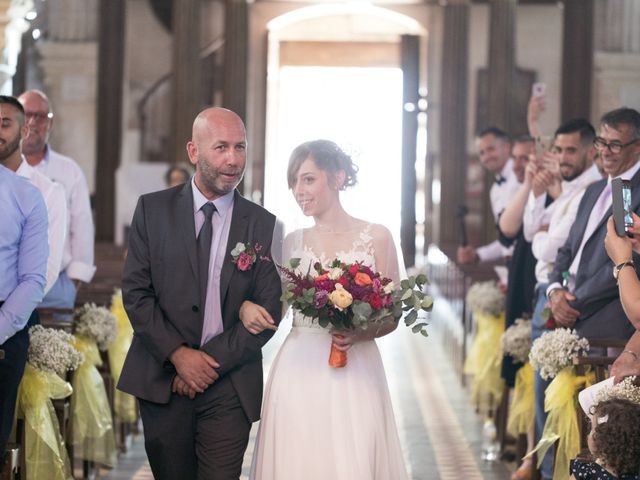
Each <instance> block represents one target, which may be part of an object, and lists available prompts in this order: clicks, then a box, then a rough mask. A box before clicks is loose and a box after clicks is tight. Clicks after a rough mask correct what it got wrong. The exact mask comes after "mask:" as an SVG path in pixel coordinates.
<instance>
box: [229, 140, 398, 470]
mask: <svg viewBox="0 0 640 480" xmlns="http://www.w3.org/2000/svg"><path fill="white" fill-rule="evenodd" d="M356 172H357V168H356V167H355V165H354V164H353V163H352V161H351V158H350V157H349V156H348V155H347V154H345V153H344V152H343V151H342V150H341V149H340V148H339V147H338V146H337V145H336V144H335V143H333V142H330V141H328V140H315V141H311V142H306V143H303V144H302V145H300V146H298V147H297V148H296V149H295V150H294V151H293V153H292V154H291V157H290V159H289V166H288V171H287V178H288V183H289V187H290V188H291V190H292V192H293V195H294V197H295V200H296V202H297V204H298V205H299V207H300V209H301V210H302V213H303V214H304V215H306V216H311V217H313V220H314V225H313V226H312V227H311V228H307V229H299V230H296V231H295V232H293V233H291V234H289V235H288V236H287V237H286V239H285V241H284V259H285V260H287V259H288V258H300V259H301V263H300V267H299V271H301V272H307V270H308V268H309V266H310V265H312V264H313V263H315V262H318V261H319V262H321V263H322V264H323V265H324V266H326V265H327V264H328V263H329V262H330V261H331V260H332V259H334V258H338V259H340V260H341V261H343V262H345V263H352V262H355V261H358V262H362V263H364V264H367V265H369V266H371V267H372V269H374V271H376V270H377V271H379V272H381V274H382V275H383V276H385V277H389V278H391V279H392V280H393V281H394V283H396V285H397V284H398V282H399V277H400V266H399V262H398V256H397V253H396V249H395V246H394V243H393V240H392V237H391V234H390V232H389V230H388V229H387V228H385V227H384V226H382V225H377V224H371V223H367V222H365V221H363V220H360V219H357V218H354V217H352V216H351V215H349V214H348V213H347V212H346V211H345V210H344V208H343V207H342V204H341V202H340V195H339V192H340V191H341V190H344V189H345V188H347V187H350V186H352V185H354V184H355V183H356ZM240 316H241V319H242V321H243V323H244V325H245V327H246V328H247V329H248V330H249V331H250V332H251V333H254V334H255V333H259V332H260V331H262V330H263V329H264V328H274V327H273V326H272V324H273V322H272V319H270V318H268V314H267V313H266V311H265V310H264V309H261V307H260V306H258V305H255V304H251V303H245V304H244V305H243V307H242V308H241V312H240ZM382 325H383V326H382V327H379V326H376V327H371V328H370V329H368V330H358V331H331V330H329V329H325V328H322V327H320V326H319V325H318V324H317V323H315V322H314V321H312V320H311V319H310V318H308V317H304V316H302V315H301V314H300V313H299V312H294V313H293V327H292V329H291V332H290V333H289V335H288V336H287V338H286V340H285V342H284V343H283V345H282V347H281V349H280V351H279V352H278V354H277V357H276V358H275V360H274V362H273V365H272V368H271V374H270V376H269V380H268V382H267V385H266V389H265V396H264V403H263V407H262V420H261V422H260V428H259V431H258V438H257V441H256V445H255V451H254V457H253V464H252V467H251V474H250V478H251V479H255V480H299V479H301V478H304V479H310V480H313V479H317V480H321V479H322V480H326V479H331V480H402V479H406V478H407V474H406V470H405V467H404V461H403V456H402V451H401V448H400V442H399V439H398V434H397V431H396V426H395V421H394V417H393V410H392V407H391V400H390V397H389V390H388V387H387V381H386V378H385V374H384V368H383V365H382V361H381V358H380V353H379V351H378V347H377V346H376V343H375V341H374V339H375V338H377V337H381V336H383V335H386V334H388V333H390V332H391V331H392V330H394V329H395V327H396V325H397V324H395V323H394V322H385V323H383V324H382ZM332 342H333V343H334V344H335V345H336V347H337V348H338V349H340V350H343V351H348V361H347V365H346V366H345V367H344V368H331V367H329V365H328V357H329V351H330V346H331V343H332Z"/></svg>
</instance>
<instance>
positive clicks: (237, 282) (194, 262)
mask: <svg viewBox="0 0 640 480" xmlns="http://www.w3.org/2000/svg"><path fill="white" fill-rule="evenodd" d="M187 153H188V155H189V159H190V160H191V163H193V164H194V165H195V167H196V173H195V175H194V177H193V178H192V179H191V181H190V182H188V183H186V184H184V185H180V186H177V187H173V188H170V189H168V190H164V191H161V192H155V193H151V194H148V195H143V196H142V197H140V199H139V201H138V206H137V207H136V211H135V214H134V217H133V221H132V227H131V233H130V237H129V251H128V256H127V260H126V263H125V269H124V276H123V299H124V305H125V308H126V310H127V313H128V315H129V318H130V319H131V323H132V325H133V329H134V331H135V335H134V339H133V343H132V345H131V349H130V351H129V354H128V355H127V359H126V361H125V365H124V368H123V371H122V375H121V377H120V382H119V384H118V388H120V389H121V390H123V391H125V392H128V393H131V394H133V395H135V396H136V397H137V398H138V399H139V403H140V414H141V417H142V422H143V425H144V435H145V448H146V451H147V455H148V457H149V463H150V464H151V469H152V471H153V474H154V476H155V478H156V479H177V478H184V479H192V478H193V479H195V478H198V479H215V480H218V479H237V478H238V477H239V476H240V472H241V468H242V459H243V455H244V451H245V449H246V446H247V442H248V439H249V430H250V427H251V422H253V421H256V420H257V419H258V418H259V414H260V404H261V400H262V355H261V348H262V346H263V345H264V344H265V342H266V341H267V340H268V339H269V338H270V337H271V335H272V334H273V329H275V325H272V327H271V328H270V329H269V328H268V329H266V330H265V331H263V332H262V333H260V334H258V335H252V334H251V333H249V332H248V331H247V330H246V329H245V328H244V326H243V324H242V323H241V322H240V320H239V312H240V307H241V305H242V304H243V302H244V301H245V300H251V301H252V302H254V303H256V304H259V305H262V306H263V307H264V309H266V312H268V313H267V316H270V317H271V318H273V319H275V320H276V321H278V320H279V319H280V312H281V304H280V300H279V299H280V294H281V288H280V278H279V276H278V273H277V271H276V268H275V265H274V264H273V262H272V261H271V260H270V259H269V252H270V249H271V244H272V238H273V232H274V226H275V217H274V216H273V215H271V214H270V213H269V212H267V211H266V210H264V209H263V208H261V207H259V206H258V205H255V204H253V203H251V202H249V201H248V200H246V199H244V198H243V197H242V196H240V195H239V194H238V193H237V192H236V191H235V188H236V186H237V185H238V183H239V182H240V180H241V179H242V176H243V174H244V169H245V163H246V133H245V128H244V124H243V123H242V120H241V119H240V118H239V117H238V116H237V115H236V114H235V113H233V112H231V111H229V110H226V109H222V108H209V109H207V110H204V111H203V112H201V113H200V114H199V115H198V116H197V117H196V119H195V121H194V124H193V136H192V139H191V141H190V142H189V143H188V144H187ZM239 244H242V245H243V246H245V247H246V248H248V250H247V251H248V252H250V251H251V249H252V248H255V249H257V250H259V252H258V254H257V255H254V256H253V257H251V258H252V260H251V259H250V260H249V261H248V262H244V263H241V262H234V256H233V255H232V251H234V253H237V251H238V248H237V247H238V245H239ZM236 256H237V255H236ZM235 260H237V259H235Z"/></svg>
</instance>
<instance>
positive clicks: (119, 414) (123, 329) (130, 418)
mask: <svg viewBox="0 0 640 480" xmlns="http://www.w3.org/2000/svg"><path fill="white" fill-rule="evenodd" d="M111 313H113V314H114V315H115V317H116V328H117V334H116V338H115V340H114V341H113V343H112V344H111V345H109V349H108V351H109V367H110V368H111V375H112V376H113V380H114V382H115V384H116V385H117V384H118V380H120V374H121V373H122V366H123V365H124V360H125V358H126V356H127V352H128V351H129V348H130V347H131V342H132V340H133V328H131V322H130V321H129V317H128V315H127V312H126V311H125V309H124V305H123V304H122V291H118V292H117V293H116V294H114V295H113V298H112V299H111ZM113 403H114V406H113V409H114V413H115V416H116V418H118V419H120V420H122V421H123V422H135V421H136V420H137V419H138V410H137V408H136V399H135V397H134V396H133V395H129V394H128V393H125V392H121V391H120V390H117V389H116V391H115V395H114V399H113Z"/></svg>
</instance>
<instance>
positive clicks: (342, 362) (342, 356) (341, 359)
mask: <svg viewBox="0 0 640 480" xmlns="http://www.w3.org/2000/svg"><path fill="white" fill-rule="evenodd" d="M329 366H330V367H331V368H343V367H346V366H347V352H343V351H342V350H338V348H337V347H336V344H335V343H333V342H331V352H330V353H329Z"/></svg>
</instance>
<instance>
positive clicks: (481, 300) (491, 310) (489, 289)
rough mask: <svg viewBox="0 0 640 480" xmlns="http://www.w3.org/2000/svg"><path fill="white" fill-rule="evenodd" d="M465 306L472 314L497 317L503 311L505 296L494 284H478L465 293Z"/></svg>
mask: <svg viewBox="0 0 640 480" xmlns="http://www.w3.org/2000/svg"><path fill="white" fill-rule="evenodd" d="M467 305H469V307H470V308H471V310H472V311H473V312H479V313H485V314H487V315H493V316H494V317H497V316H498V315H500V314H501V313H502V312H503V311H504V306H505V296H504V293H502V292H501V291H500V289H499V288H498V285H497V284H496V282H492V281H488V282H478V283H474V284H473V285H472V286H471V288H470V289H469V291H468V292H467Z"/></svg>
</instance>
